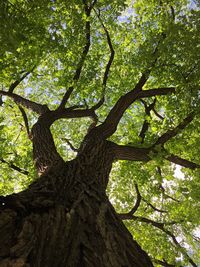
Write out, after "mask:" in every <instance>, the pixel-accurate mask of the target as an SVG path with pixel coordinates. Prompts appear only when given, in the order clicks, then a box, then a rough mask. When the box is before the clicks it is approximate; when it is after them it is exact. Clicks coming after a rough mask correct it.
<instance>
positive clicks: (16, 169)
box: [0, 158, 29, 175]
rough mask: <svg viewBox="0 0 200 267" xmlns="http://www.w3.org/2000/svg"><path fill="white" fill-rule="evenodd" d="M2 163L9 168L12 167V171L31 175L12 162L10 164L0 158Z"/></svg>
mask: <svg viewBox="0 0 200 267" xmlns="http://www.w3.org/2000/svg"><path fill="white" fill-rule="evenodd" d="M0 161H1V162H2V163H5V164H7V165H8V167H10V168H11V169H13V170H15V171H18V172H20V173H21V174H24V175H29V172H28V171H26V170H24V169H21V168H20V167H18V166H16V165H15V164H13V163H12V162H8V161H6V160H4V159H3V158H0Z"/></svg>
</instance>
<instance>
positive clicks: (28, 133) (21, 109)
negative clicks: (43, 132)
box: [18, 106, 30, 137]
mask: <svg viewBox="0 0 200 267" xmlns="http://www.w3.org/2000/svg"><path fill="white" fill-rule="evenodd" d="M18 107H19V110H20V111H21V113H22V117H23V120H24V124H25V127H26V132H27V135H28V137H30V130H29V124H28V117H27V115H26V112H25V110H24V109H23V108H22V107H21V106H18Z"/></svg>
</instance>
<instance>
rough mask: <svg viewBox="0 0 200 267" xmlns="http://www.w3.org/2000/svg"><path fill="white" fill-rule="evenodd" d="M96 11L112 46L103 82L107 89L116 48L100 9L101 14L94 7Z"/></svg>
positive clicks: (109, 44)
mask: <svg viewBox="0 0 200 267" xmlns="http://www.w3.org/2000/svg"><path fill="white" fill-rule="evenodd" d="M94 11H95V13H96V15H97V17H98V19H99V21H100V23H101V25H102V27H103V29H104V31H105V33H106V37H107V42H108V46H109V48H110V58H109V60H108V63H107V65H106V69H105V72H104V77H103V83H102V85H103V88H104V89H105V87H106V83H107V79H108V75H109V71H110V67H111V65H112V62H113V60H114V56H115V51H114V48H113V45H112V41H111V38H110V35H109V32H108V30H107V28H106V27H105V25H104V23H103V21H102V19H101V17H100V10H98V11H99V14H98V13H97V11H96V10H95V9H94Z"/></svg>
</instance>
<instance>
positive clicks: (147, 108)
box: [139, 98, 156, 144]
mask: <svg viewBox="0 0 200 267" xmlns="http://www.w3.org/2000/svg"><path fill="white" fill-rule="evenodd" d="M141 102H142V103H143V105H144V108H145V113H146V116H150V113H151V110H152V109H153V108H154V106H155V104H156V98H155V99H154V101H153V103H152V104H150V105H149V106H148V105H147V103H146V102H145V101H144V100H142V99H141ZM148 129H149V122H148V120H146V119H145V120H144V123H143V126H142V129H141V131H140V134H139V136H140V137H141V139H142V140H141V143H142V144H143V143H144V139H145V135H146V132H147V131H148Z"/></svg>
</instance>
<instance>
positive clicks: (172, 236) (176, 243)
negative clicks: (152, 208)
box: [118, 213, 198, 267]
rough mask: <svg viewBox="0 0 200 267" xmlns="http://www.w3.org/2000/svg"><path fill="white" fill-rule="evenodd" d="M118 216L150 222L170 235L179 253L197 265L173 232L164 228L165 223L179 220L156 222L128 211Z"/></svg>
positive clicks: (123, 218) (194, 265) (124, 218)
mask: <svg viewBox="0 0 200 267" xmlns="http://www.w3.org/2000/svg"><path fill="white" fill-rule="evenodd" d="M118 216H119V218H121V219H122V220H134V221H139V222H144V223H147V224H150V225H152V226H154V227H156V228H158V229H160V230H161V231H162V232H164V233H165V234H167V235H168V236H170V237H171V239H172V241H173V243H174V244H175V245H176V246H177V247H178V248H179V250H180V251H181V253H182V254H183V255H184V257H185V258H186V259H187V260H188V261H189V262H190V263H191V265H192V266H193V267H198V266H197V265H196V264H195V263H194V261H193V260H192V259H191V258H190V256H189V255H188V254H187V252H186V251H185V249H184V248H183V247H182V246H181V245H180V244H179V242H178V241H177V239H176V237H175V236H174V234H172V233H171V232H170V231H169V230H167V229H165V225H173V224H176V223H179V222H169V223H160V222H156V221H153V220H151V219H148V218H145V217H140V216H135V215H131V214H129V213H126V214H118Z"/></svg>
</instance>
